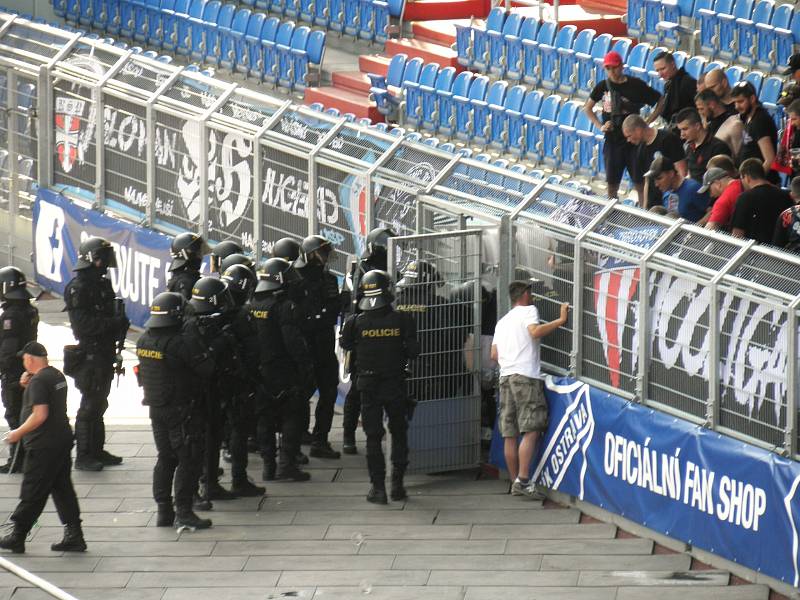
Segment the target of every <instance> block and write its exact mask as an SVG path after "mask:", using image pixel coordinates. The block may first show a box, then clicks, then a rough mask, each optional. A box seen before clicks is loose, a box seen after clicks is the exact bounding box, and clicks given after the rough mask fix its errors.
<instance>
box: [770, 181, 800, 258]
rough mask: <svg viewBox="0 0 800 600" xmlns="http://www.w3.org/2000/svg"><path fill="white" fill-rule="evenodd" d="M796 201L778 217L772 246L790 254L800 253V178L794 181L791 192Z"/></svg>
mask: <svg viewBox="0 0 800 600" xmlns="http://www.w3.org/2000/svg"><path fill="white" fill-rule="evenodd" d="M789 193H790V194H791V196H792V200H794V206H791V207H789V208H787V209H786V210H785V211H783V212H782V213H781V215H780V216H779V217H778V222H777V223H775V233H774V234H773V236H772V244H773V245H774V246H777V247H778V248H783V249H784V250H788V251H789V252H799V253H800V205H799V204H798V203H799V202H800V177H795V178H794V179H792V185H791V188H790V192H789Z"/></svg>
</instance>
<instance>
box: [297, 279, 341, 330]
mask: <svg viewBox="0 0 800 600" xmlns="http://www.w3.org/2000/svg"><path fill="white" fill-rule="evenodd" d="M298 272H299V273H300V274H301V275H302V280H301V281H300V283H299V284H298V286H297V287H298V290H297V292H296V294H297V302H298V304H299V308H300V311H301V313H302V321H301V324H300V326H301V328H302V329H303V331H304V332H312V331H316V330H320V329H327V328H331V327H333V326H334V325H336V322H337V321H338V320H339V310H340V308H341V303H340V302H341V301H340V299H339V282H338V280H337V279H336V276H335V275H334V274H333V273H330V272H328V271H326V270H325V269H323V268H322V267H320V266H318V265H307V266H305V267H302V268H301V269H298Z"/></svg>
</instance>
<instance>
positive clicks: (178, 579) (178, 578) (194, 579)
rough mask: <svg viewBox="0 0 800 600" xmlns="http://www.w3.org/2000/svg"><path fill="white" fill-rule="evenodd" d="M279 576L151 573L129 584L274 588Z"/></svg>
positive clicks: (275, 573)
mask: <svg viewBox="0 0 800 600" xmlns="http://www.w3.org/2000/svg"><path fill="white" fill-rule="evenodd" d="M279 576H280V572H279V571H248V572H241V571H234V572H231V571H227V572H226V571H204V572H193V573H184V572H182V571H167V572H155V571H151V572H147V573H134V574H133V576H132V577H131V579H130V581H129V582H128V587H129V588H136V587H156V588H165V587H173V588H175V587H197V586H200V587H204V588H217V587H224V588H231V587H255V586H266V587H274V586H275V584H276V583H277V581H278V577H279Z"/></svg>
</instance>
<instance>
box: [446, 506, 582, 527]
mask: <svg viewBox="0 0 800 600" xmlns="http://www.w3.org/2000/svg"><path fill="white" fill-rule="evenodd" d="M580 517H581V512H580V511H579V510H575V509H573V508H564V509H561V510H508V509H506V510H440V511H439V514H438V515H437V516H436V524H437V525H453V524H459V523H471V524H493V525H515V524H518V525H526V524H533V523H541V524H558V523H578V522H579V521H580Z"/></svg>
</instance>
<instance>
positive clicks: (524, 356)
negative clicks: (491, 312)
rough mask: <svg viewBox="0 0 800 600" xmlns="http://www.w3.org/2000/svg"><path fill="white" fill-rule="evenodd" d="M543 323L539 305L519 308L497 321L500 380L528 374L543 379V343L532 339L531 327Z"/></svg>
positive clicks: (496, 344) (493, 341)
mask: <svg viewBox="0 0 800 600" xmlns="http://www.w3.org/2000/svg"><path fill="white" fill-rule="evenodd" d="M538 323H539V311H538V310H536V307H535V306H515V307H514V308H512V309H511V310H510V311H508V313H507V314H506V315H505V316H504V317H503V318H502V319H500V320H499V321H498V322H497V326H496V327H495V329H494V339H493V340H492V344H493V345H495V346H497V363H498V365H500V377H505V376H506V375H524V376H525V377H530V378H532V379H541V376H542V375H541V364H540V359H539V340H535V339H533V338H532V337H531V334H530V332H529V331H528V325H536V324H538Z"/></svg>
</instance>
